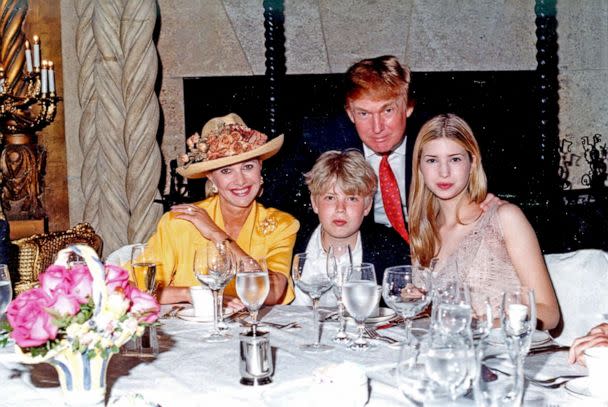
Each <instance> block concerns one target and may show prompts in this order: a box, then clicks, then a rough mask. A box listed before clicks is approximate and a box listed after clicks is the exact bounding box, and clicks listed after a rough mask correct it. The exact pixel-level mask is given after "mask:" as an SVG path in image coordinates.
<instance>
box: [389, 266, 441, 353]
mask: <svg viewBox="0 0 608 407" xmlns="http://www.w3.org/2000/svg"><path fill="white" fill-rule="evenodd" d="M431 293H432V283H431V272H430V270H428V269H426V268H422V267H417V266H410V265H402V266H394V267H389V268H387V269H386V270H385V271H384V278H383V280H382V298H384V302H386V305H388V306H389V307H391V308H392V309H393V310H395V312H398V313H399V314H401V316H402V317H403V320H404V328H405V341H404V344H405V346H411V345H412V344H413V342H414V339H413V338H412V335H411V327H412V318H414V317H415V316H416V315H418V314H419V313H420V312H422V311H423V310H424V309H425V308H426V307H427V306H428V305H429V303H430V302H431Z"/></svg>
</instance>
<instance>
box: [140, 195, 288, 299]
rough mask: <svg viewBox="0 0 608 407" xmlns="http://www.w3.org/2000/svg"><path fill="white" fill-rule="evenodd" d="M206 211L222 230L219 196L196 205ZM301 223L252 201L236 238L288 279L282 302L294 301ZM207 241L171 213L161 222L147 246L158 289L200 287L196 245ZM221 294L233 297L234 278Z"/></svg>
mask: <svg viewBox="0 0 608 407" xmlns="http://www.w3.org/2000/svg"><path fill="white" fill-rule="evenodd" d="M194 205H196V206H197V207H199V208H202V209H204V210H205V211H207V213H208V214H209V216H210V217H211V219H212V220H213V221H214V222H215V223H216V224H217V225H218V226H219V227H220V228H221V229H224V219H223V217H222V211H221V210H220V200H219V197H218V196H214V197H211V198H207V199H205V200H204V201H200V202H197V203H195V204H194ZM299 228H300V223H299V222H298V221H297V220H296V219H295V218H294V217H293V216H291V215H290V214H288V213H286V212H281V211H279V210H278V209H274V208H265V207H264V206H263V205H261V204H259V203H257V202H254V203H253V208H252V209H251V212H250V213H249V216H248V217H247V220H246V221H245V224H244V225H243V227H242V228H241V231H240V232H239V236H238V238H237V239H236V242H237V244H238V245H239V246H240V247H241V249H243V250H244V251H245V252H246V253H247V254H249V255H250V256H251V257H252V258H254V259H259V258H262V257H265V258H266V262H267V264H268V269H269V270H272V271H274V272H277V273H281V274H283V275H285V277H287V281H288V282H289V283H288V287H287V293H286V294H285V297H284V299H283V303H284V304H287V303H290V302H291V301H292V300H293V298H294V291H293V282H292V281H291V277H290V272H289V270H290V265H291V256H292V252H293V246H294V244H295V240H296V233H297V232H298V229H299ZM208 242H209V241H208V240H207V239H205V238H204V237H203V236H202V235H201V233H200V232H199V231H198V229H196V227H194V225H192V223H190V222H188V221H186V220H183V219H176V218H175V215H174V214H173V213H171V212H167V213H165V214H164V215H163V216H162V218H161V219H160V221H159V223H158V226H157V229H156V233H155V234H154V235H153V236H152V237H151V238H150V240H149V241H148V245H149V246H150V248H151V249H152V250H154V252H155V253H156V255H157V271H156V280H157V281H158V283H159V285H160V286H161V287H164V286H168V285H171V286H177V287H184V286H185V287H190V286H194V285H199V284H200V283H199V282H198V280H197V279H196V277H195V275H194V272H193V271H192V265H193V261H194V247H195V245H201V244H202V245H205V244H207V243H208ZM224 293H225V294H227V295H231V296H236V289H235V283H234V279H233V280H232V281H231V282H230V283H229V284H228V285H227V286H226V288H225V290H224Z"/></svg>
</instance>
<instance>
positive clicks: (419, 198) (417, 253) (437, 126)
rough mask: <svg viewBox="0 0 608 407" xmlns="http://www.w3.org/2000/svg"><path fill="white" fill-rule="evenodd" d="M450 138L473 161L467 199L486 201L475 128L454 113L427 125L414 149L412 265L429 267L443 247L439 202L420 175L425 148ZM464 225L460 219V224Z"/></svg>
mask: <svg viewBox="0 0 608 407" xmlns="http://www.w3.org/2000/svg"><path fill="white" fill-rule="evenodd" d="M439 138H447V139H450V140H452V141H455V142H456V143H458V144H459V145H460V146H462V148H464V149H465V150H466V152H467V154H468V156H469V159H470V160H471V173H470V176H469V183H468V184H467V196H468V198H469V199H470V200H471V201H473V202H476V203H481V202H483V200H484V199H485V198H486V194H487V180H486V174H485V172H484V170H483V166H482V165H481V153H480V151H479V145H478V144H477V140H475V136H474V135H473V130H471V127H469V125H468V124H467V123H466V122H465V121H464V120H463V119H461V118H460V117H458V116H456V115H455V114H452V113H447V114H440V115H438V116H435V117H433V118H432V119H431V120H429V121H428V122H426V123H425V124H424V126H422V128H421V129H420V132H419V133H418V137H417V138H416V144H415V145H414V153H413V163H412V184H411V186H410V194H409V202H408V215H409V222H408V225H409V228H410V246H411V255H412V261H414V262H418V263H419V264H420V265H422V266H425V267H428V266H429V264H430V261H431V259H432V258H433V257H434V256H435V255H436V254H437V251H438V246H439V245H440V244H441V241H440V239H439V231H438V227H437V215H438V213H439V202H438V199H437V197H436V196H435V195H434V194H433V193H432V192H431V191H430V190H429V189H428V188H427V187H426V185H425V184H424V179H423V177H422V171H420V160H421V156H422V149H423V147H424V146H425V145H426V144H427V143H428V142H430V141H432V140H437V139H439ZM458 222H460V219H459V220H458Z"/></svg>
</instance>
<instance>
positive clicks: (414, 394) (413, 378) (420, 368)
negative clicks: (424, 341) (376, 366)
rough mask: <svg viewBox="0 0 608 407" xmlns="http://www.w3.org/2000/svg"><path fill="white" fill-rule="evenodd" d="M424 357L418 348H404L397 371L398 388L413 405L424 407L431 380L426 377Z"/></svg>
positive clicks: (401, 351)
mask: <svg viewBox="0 0 608 407" xmlns="http://www.w3.org/2000/svg"><path fill="white" fill-rule="evenodd" d="M423 359H424V356H423V355H422V354H421V352H420V348H418V347H416V346H402V347H401V350H400V352H399V359H398V361H397V367H396V369H395V379H396V381H397V387H398V388H399V390H401V392H402V393H403V395H404V396H405V398H406V399H407V400H408V401H409V402H410V403H409V404H412V405H423V403H424V402H425V401H426V399H427V391H428V389H429V385H428V383H429V379H428V377H427V376H426V373H425V368H424V363H423Z"/></svg>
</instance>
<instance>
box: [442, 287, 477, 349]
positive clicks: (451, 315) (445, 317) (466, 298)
mask: <svg viewBox="0 0 608 407" xmlns="http://www.w3.org/2000/svg"><path fill="white" fill-rule="evenodd" d="M433 308H434V309H435V313H434V316H435V321H432V322H433V323H432V326H433V329H438V330H440V331H442V332H443V333H445V334H454V335H462V336H464V337H468V336H470V335H471V321H472V317H473V312H472V308H471V294H470V291H469V287H468V286H467V285H466V284H461V283H458V282H451V283H449V284H447V285H446V286H444V287H443V289H435V290H434V294H433Z"/></svg>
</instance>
